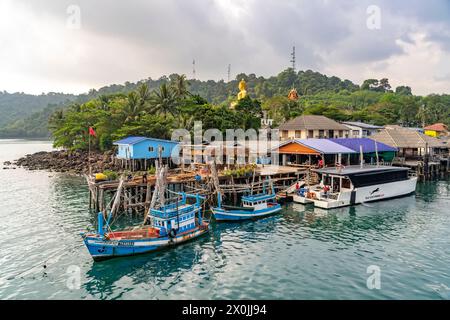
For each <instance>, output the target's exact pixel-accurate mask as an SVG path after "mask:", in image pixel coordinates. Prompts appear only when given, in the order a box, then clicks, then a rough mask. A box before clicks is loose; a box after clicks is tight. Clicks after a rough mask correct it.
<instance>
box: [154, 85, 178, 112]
mask: <svg viewBox="0 0 450 320" xmlns="http://www.w3.org/2000/svg"><path fill="white" fill-rule="evenodd" d="M150 107H151V112H159V113H163V114H164V117H167V113H170V114H171V115H172V116H174V115H175V114H176V113H177V95H176V93H175V92H174V91H173V90H171V88H170V87H169V86H167V84H166V83H163V84H162V85H161V86H160V87H159V90H158V91H155V94H154V96H153V98H152V100H151V102H150Z"/></svg>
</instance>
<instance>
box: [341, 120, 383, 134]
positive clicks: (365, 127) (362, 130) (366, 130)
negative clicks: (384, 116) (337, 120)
mask: <svg viewBox="0 0 450 320" xmlns="http://www.w3.org/2000/svg"><path fill="white" fill-rule="evenodd" d="M342 123H343V124H345V125H346V126H347V127H348V128H349V129H350V135H349V138H367V137H368V136H371V135H372V134H374V133H376V132H378V131H380V130H381V129H383V127H380V126H374V125H372V124H367V123H363V122H353V121H344V122H342Z"/></svg>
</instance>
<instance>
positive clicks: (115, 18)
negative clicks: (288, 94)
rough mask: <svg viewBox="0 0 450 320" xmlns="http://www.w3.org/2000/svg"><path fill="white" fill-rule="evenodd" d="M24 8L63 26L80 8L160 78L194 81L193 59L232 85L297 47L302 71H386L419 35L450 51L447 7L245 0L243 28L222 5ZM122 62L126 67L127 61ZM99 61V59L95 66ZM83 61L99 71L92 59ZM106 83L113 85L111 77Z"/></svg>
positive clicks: (151, 0)
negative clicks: (376, 18) (373, 21)
mask: <svg viewBox="0 0 450 320" xmlns="http://www.w3.org/2000/svg"><path fill="white" fill-rule="evenodd" d="M21 1H22V2H23V3H26V4H27V6H29V7H31V8H32V9H33V11H34V12H35V13H36V14H37V15H38V16H39V17H41V18H45V16H48V15H51V16H53V17H54V18H55V19H57V21H59V23H61V26H63V24H64V23H65V19H66V17H67V13H66V9H67V7H68V6H69V5H72V4H77V5H79V6H80V8H81V18H82V29H83V32H86V33H88V34H92V35H96V36H100V37H102V38H107V39H111V43H112V45H111V46H110V48H109V50H113V51H114V48H115V47H114V46H130V47H133V48H136V50H138V51H139V54H138V56H139V57H140V58H141V59H143V60H142V61H140V63H141V65H142V68H144V69H146V70H149V72H150V74H149V75H151V76H153V77H155V76H157V74H156V71H154V72H152V70H158V72H161V70H164V71H163V73H166V74H168V73H171V72H184V73H187V74H188V75H190V74H189V73H190V70H191V62H192V59H193V58H195V59H196V62H197V75H198V76H199V77H200V78H201V79H220V78H225V77H226V66H227V65H228V63H231V64H232V72H233V73H234V74H236V73H240V72H247V73H248V72H253V73H257V74H258V75H265V76H267V75H272V74H275V73H277V72H279V71H280V70H281V69H284V68H286V67H287V66H289V65H290V63H289V59H290V56H289V53H290V51H291V48H292V45H294V44H295V46H296V49H297V66H298V68H301V69H308V68H310V69H315V70H317V71H321V70H323V69H325V68H326V67H327V66H330V65H333V64H334V65H339V64H343V65H353V64H364V63H370V62H372V63H376V65H377V66H379V68H381V66H384V65H386V64H385V63H384V62H385V61H386V59H388V58H390V57H392V56H395V55H402V54H404V52H403V50H402V47H401V46H399V45H398V44H397V43H396V40H398V39H401V40H402V41H404V42H407V43H413V41H414V40H413V39H412V38H411V36H410V34H412V33H414V32H417V31H421V32H424V33H425V34H426V35H427V39H429V41H433V42H436V43H439V44H441V45H442V47H443V48H445V49H446V50H447V51H448V52H450V4H449V2H448V1H446V0H429V1H420V0H409V1H407V0H399V1H388V0H379V1H374V0H362V1H361V0H347V1H326V0H318V1H307V0H284V1H283V0H281V1H280V0H258V1H253V2H247V1H245V0H242V5H244V4H245V5H246V6H248V12H245V13H244V14H243V16H242V18H239V19H237V20H236V21H235V20H230V19H229V15H228V13H229V12H228V10H231V8H227V7H226V6H219V5H218V1H219V0H217V1H213V0H189V1H185V0H164V1H156V0H134V1H114V2H112V1H107V0H96V1H90V0H78V1H75V0H55V1H51V0H43V1H39V2H38V1H25V0H21ZM236 3H239V2H237V1H236ZM372 4H375V5H378V6H379V7H380V8H381V10H382V28H381V30H368V29H367V27H366V19H367V13H366V8H367V7H368V6H369V5H372ZM80 41H83V39H80ZM98 50H99V52H101V51H102V50H104V49H103V48H98ZM105 54H109V55H114V52H107V53H105ZM115 58H116V59H117V60H118V61H120V64H121V65H122V68H125V66H126V63H127V61H126V59H127V58H128V57H120V56H117V57H115ZM94 61H98V59H93V60H92V61H91V64H93V63H94ZM83 62H84V63H85V64H86V65H85V67H86V68H89V67H92V66H90V65H89V63H90V62H89V57H87V58H86V60H85V61H83ZM49 63H50V62H49ZM114 67H115V66H111V69H113V68H114ZM111 72H112V71H111ZM342 76H343V77H351V75H342ZM387 76H388V75H387ZM127 80H138V79H127ZM103 83H108V78H107V74H105V79H104V80H103Z"/></svg>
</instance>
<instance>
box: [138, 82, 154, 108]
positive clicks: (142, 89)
mask: <svg viewBox="0 0 450 320" xmlns="http://www.w3.org/2000/svg"><path fill="white" fill-rule="evenodd" d="M136 91H137V94H138V97H139V103H140V104H141V105H142V106H143V107H144V106H145V105H146V104H147V103H148V102H149V101H150V100H151V96H152V95H151V92H150V88H149V87H148V84H147V83H142V84H141V85H140V86H139V87H138V88H137V90H136Z"/></svg>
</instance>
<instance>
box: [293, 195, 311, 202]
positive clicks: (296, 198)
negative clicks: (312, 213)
mask: <svg viewBox="0 0 450 320" xmlns="http://www.w3.org/2000/svg"><path fill="white" fill-rule="evenodd" d="M292 200H293V201H294V202H296V203H301V204H308V203H314V201H313V200H312V199H308V198H306V197H302V196H300V195H298V194H294V195H293V196H292Z"/></svg>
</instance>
